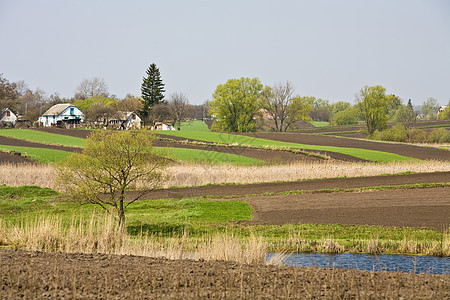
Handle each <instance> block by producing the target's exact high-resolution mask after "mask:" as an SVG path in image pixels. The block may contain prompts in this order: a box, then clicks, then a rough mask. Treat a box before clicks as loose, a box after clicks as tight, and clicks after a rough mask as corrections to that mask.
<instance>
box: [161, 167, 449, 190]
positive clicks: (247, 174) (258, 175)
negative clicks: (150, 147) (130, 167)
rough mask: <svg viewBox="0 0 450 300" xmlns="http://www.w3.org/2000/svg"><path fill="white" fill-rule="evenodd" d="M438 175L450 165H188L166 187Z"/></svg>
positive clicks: (174, 173) (175, 171)
mask: <svg viewBox="0 0 450 300" xmlns="http://www.w3.org/2000/svg"><path fill="white" fill-rule="evenodd" d="M436 171H450V164H449V163H448V162H442V161H420V162H417V161H410V162H393V163H385V164H374V163H345V162H336V161H325V162H323V163H308V162H298V163H293V164H289V165H272V166H247V167H245V166H240V167H237V166H230V165H222V166H211V165H191V164H184V165H176V166H172V167H171V168H169V169H168V172H169V173H170V174H172V178H171V180H170V181H169V182H167V183H166V186H167V187H168V186H195V185H205V184H217V183H232V182H238V183H252V182H270V181H280V180H281V181H289V180H299V179H314V178H332V177H357V176H372V175H381V174H395V173H401V172H436Z"/></svg>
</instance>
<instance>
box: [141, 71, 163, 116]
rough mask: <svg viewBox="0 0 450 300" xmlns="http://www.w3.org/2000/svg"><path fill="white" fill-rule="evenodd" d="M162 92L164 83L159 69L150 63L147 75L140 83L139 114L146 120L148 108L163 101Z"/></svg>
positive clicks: (148, 113) (148, 112)
mask: <svg viewBox="0 0 450 300" xmlns="http://www.w3.org/2000/svg"><path fill="white" fill-rule="evenodd" d="M164 92H165V90H164V83H163V82H162V80H161V74H160V73H159V69H158V67H156V64H151V65H150V66H149V67H148V69H147V77H144V78H143V81H142V85H141V93H142V110H141V114H142V117H143V118H144V119H147V120H148V118H149V115H150V110H151V108H152V107H153V106H155V105H156V104H159V103H161V102H163V99H164V94H163V93H164Z"/></svg>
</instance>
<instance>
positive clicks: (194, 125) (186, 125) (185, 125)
mask: <svg viewBox="0 0 450 300" xmlns="http://www.w3.org/2000/svg"><path fill="white" fill-rule="evenodd" d="M180 131H184V132H186V131H198V132H210V130H209V128H208V125H206V124H205V122H203V121H202V120H195V121H191V122H181V127H180Z"/></svg>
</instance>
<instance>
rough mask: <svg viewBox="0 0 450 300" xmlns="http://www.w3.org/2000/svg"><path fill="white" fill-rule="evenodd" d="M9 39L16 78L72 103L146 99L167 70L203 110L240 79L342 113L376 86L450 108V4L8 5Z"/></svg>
mask: <svg viewBox="0 0 450 300" xmlns="http://www.w3.org/2000/svg"><path fill="white" fill-rule="evenodd" d="M0 38H1V40H0V41H1V43H0V73H3V76H4V77H6V78H7V79H8V80H10V81H13V82H14V81H18V80H24V81H25V82H27V83H28V85H29V87H30V88H32V89H35V88H37V87H39V88H41V89H43V90H45V91H46V92H47V94H50V93H53V92H58V93H59V94H60V95H61V96H64V97H72V96H73V95H74V90H75V89H76V87H77V85H78V84H79V83H80V82H81V81H82V80H83V79H84V78H92V77H94V76H95V77H100V78H103V79H104V80H105V81H106V83H107V85H108V87H109V91H110V93H112V94H115V95H117V96H118V97H124V96H125V95H126V94H127V93H131V94H133V95H138V96H139V95H140V85H141V83H142V77H143V76H144V75H145V71H146V69H147V67H148V66H149V65H150V64H151V63H156V65H157V66H158V67H159V68H160V71H161V77H162V80H163V82H164V83H165V84H166V90H167V92H166V95H169V94H170V93H173V92H183V93H185V94H186V95H187V96H188V98H189V99H190V102H191V103H195V104H200V103H202V102H204V101H205V100H207V99H211V95H212V93H213V92H214V89H215V88H216V86H217V85H218V84H220V83H224V82H226V80H228V79H230V78H240V77H258V78H259V79H260V80H261V82H262V83H263V84H265V85H273V84H274V83H278V82H285V81H290V82H291V83H292V84H293V85H294V86H295V89H296V93H298V94H300V95H302V96H314V97H317V98H322V99H328V100H330V102H336V101H339V100H343V101H349V102H352V103H353V102H354V98H355V96H354V95H355V94H356V93H358V91H359V90H360V89H361V88H362V87H363V86H365V85H376V84H380V85H382V86H384V87H385V88H386V89H387V92H388V93H393V94H395V95H398V96H400V97H401V98H402V99H404V101H405V102H406V101H407V100H408V99H412V102H413V104H415V105H417V104H421V103H422V102H423V101H424V100H426V99H427V98H428V97H434V98H436V99H437V100H438V101H439V102H440V103H441V104H446V103H447V102H448V101H449V99H450V1H448V0H442V1H437V0H436V1H433V0H421V1H414V0H386V1H382V0H374V1H364V0H355V1H343V0H342V1H337V0H335V1H332V0H330V1H320V0H319V1H312V0H311V1H295V0H292V1H289V0H277V1H275V0H274V1H269V0H254V1H253V0H251V1H250V0H236V1H235V0H226V1H224V0H221V1H211V0H209V1H207V0H205V1H200V0H191V1H186V0H184V1H183V0H180V1H170V0H168V1H167V0H166V1H161V0H160V1H134V0H127V1H115V0H86V1H83V0H79V1H75V0H74V1H70V0H67V1H63V0H39V1H36V0H0Z"/></svg>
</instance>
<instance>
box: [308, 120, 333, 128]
mask: <svg viewBox="0 0 450 300" xmlns="http://www.w3.org/2000/svg"><path fill="white" fill-rule="evenodd" d="M309 123H311V124H312V125H313V126H314V127H325V126H330V123H329V122H319V121H312V122H309Z"/></svg>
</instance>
